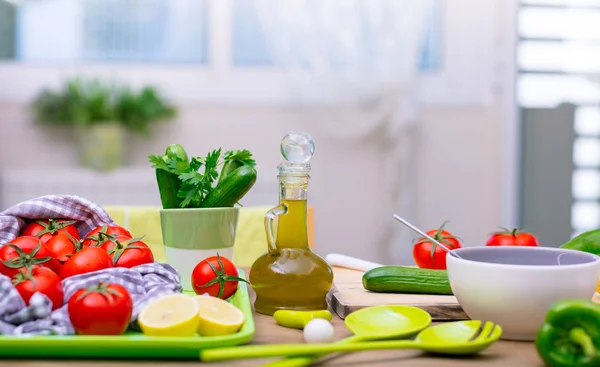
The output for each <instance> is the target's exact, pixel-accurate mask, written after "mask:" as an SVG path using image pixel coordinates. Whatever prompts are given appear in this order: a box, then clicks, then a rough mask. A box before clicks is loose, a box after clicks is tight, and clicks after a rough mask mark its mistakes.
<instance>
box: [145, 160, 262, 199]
mask: <svg viewBox="0 0 600 367" xmlns="http://www.w3.org/2000/svg"><path fill="white" fill-rule="evenodd" d="M221 154H222V148H219V149H215V150H212V151H210V152H209V153H208V154H207V155H206V157H193V158H192V159H191V160H190V161H187V159H183V158H182V157H178V156H176V155H168V154H166V155H164V156H157V155H151V156H149V157H148V158H149V160H150V163H152V168H156V169H161V170H163V171H166V172H169V173H171V174H173V175H176V176H177V177H178V179H179V180H180V182H181V187H180V188H179V191H178V192H177V197H179V198H181V199H182V201H181V204H180V207H181V208H199V207H200V206H201V205H202V202H203V201H204V199H205V198H206V197H207V196H208V194H210V193H211V192H212V191H213V190H214V188H215V187H213V184H214V183H215V181H216V180H217V178H219V182H221V181H222V180H223V178H224V177H226V176H227V175H229V174H230V173H231V172H233V171H234V170H235V169H236V168H238V167H240V166H242V165H249V166H252V167H254V166H256V162H255V161H254V159H253V158H252V153H250V151H248V150H246V149H244V150H230V151H226V152H225V153H224V154H223V160H222V161H220V159H221ZM221 165H222V166H223V167H222V169H221V174H220V176H221V177H219V171H218V167H219V166H221ZM201 168H203V170H202V172H200V169H201Z"/></svg>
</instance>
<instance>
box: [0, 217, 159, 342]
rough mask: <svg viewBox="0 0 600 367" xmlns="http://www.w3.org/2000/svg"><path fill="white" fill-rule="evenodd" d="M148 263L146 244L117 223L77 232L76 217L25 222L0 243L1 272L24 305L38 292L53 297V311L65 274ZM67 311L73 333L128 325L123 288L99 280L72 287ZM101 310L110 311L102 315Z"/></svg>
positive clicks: (128, 309)
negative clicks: (13, 235)
mask: <svg viewBox="0 0 600 367" xmlns="http://www.w3.org/2000/svg"><path fill="white" fill-rule="evenodd" d="M153 262H154V256H153V254H152V251H151V249H150V248H149V247H148V246H147V245H146V244H145V243H144V242H142V241H141V239H140V238H132V236H131V233H130V232H129V231H128V230H127V229H125V228H123V227H121V226H118V225H102V226H98V227H96V228H94V229H93V230H92V231H90V232H89V233H87V234H86V235H85V236H83V237H81V236H80V234H79V232H78V231H77V228H76V227H75V221H69V220H64V219H47V220H36V221H33V222H31V223H28V224H27V225H26V226H25V228H23V230H22V231H21V233H20V236H19V237H17V238H15V239H14V240H12V241H10V242H8V243H7V244H5V245H4V246H3V247H2V248H0V274H3V275H5V276H8V277H10V278H11V279H12V283H13V285H14V286H15V288H16V289H17V291H18V292H19V294H20V295H21V297H22V298H23V300H24V301H25V303H26V304H27V305H29V301H30V299H31V297H32V296H33V294H34V293H36V292H40V293H42V294H45V295H46V296H47V297H48V298H49V299H50V301H52V309H53V310H55V309H57V308H60V307H62V306H63V304H64V290H63V287H62V280H64V279H67V278H69V277H73V276H76V275H80V274H85V273H90V272H94V271H98V270H103V269H107V268H112V267H124V268H132V267H134V266H138V265H142V264H148V263H153ZM68 310H69V316H70V319H71V322H72V324H73V327H74V328H75V330H76V332H77V333H80V334H96V335H102V334H106V335H109V334H121V333H123V332H124V331H125V329H126V328H127V326H128V324H129V321H130V318H131V313H132V312H133V302H132V300H131V296H130V294H129V293H128V291H127V289H125V288H124V287H122V286H120V285H118V284H102V283H100V284H97V285H94V286H93V287H91V288H88V289H81V290H79V291H77V292H76V293H75V294H74V295H73V296H72V297H71V298H70V299H69V300H68ZM95 310H96V311H98V310H100V312H95ZM86 315H87V316H86ZM102 315H112V316H110V320H104V319H102V317H101V316H102ZM94 320H95V321H94ZM111 320H112V321H111ZM109 321H110V322H109ZM103 324H104V325H105V326H102V325H103ZM119 330H120V331H119Z"/></svg>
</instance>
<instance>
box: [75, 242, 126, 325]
mask: <svg viewBox="0 0 600 367" xmlns="http://www.w3.org/2000/svg"><path fill="white" fill-rule="evenodd" d="M94 248H95V247H94ZM67 310H68V312H69V319H70V320H71V324H73V328H74V329H75V332H76V333H77V334H83V335H121V334H123V333H124V332H125V330H127V327H128V326H129V323H130V322H131V314H132V313H133V300H132V299H131V295H130V294H129V292H128V291H127V289H126V288H125V287H123V286H122V285H119V284H103V283H100V284H98V285H95V286H92V287H89V288H87V289H80V290H78V291H77V292H75V293H74V294H73V295H72V296H71V298H69V302H68V306H67Z"/></svg>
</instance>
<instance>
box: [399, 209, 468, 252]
mask: <svg viewBox="0 0 600 367" xmlns="http://www.w3.org/2000/svg"><path fill="white" fill-rule="evenodd" d="M394 218H396V220H398V221H399V222H402V224H404V225H405V226H407V227H408V228H410V229H412V230H413V231H415V232H417V233H418V234H420V235H421V236H423V237H425V238H427V239H428V240H429V241H431V242H433V243H435V244H436V245H438V246H440V247H441V248H442V249H444V251H446V252H447V253H448V255H450V256H454V257H458V258H460V256H458V255H457V254H455V253H454V252H452V250H450V249H449V248H448V247H446V246H445V245H443V244H441V243H440V242H439V241H436V240H435V239H434V238H433V237H431V236H429V235H427V234H426V233H425V232H423V231H421V230H420V229H419V228H417V227H415V226H413V225H412V224H410V223H408V222H407V221H406V219H402V218H401V217H400V216H399V215H397V214H394Z"/></svg>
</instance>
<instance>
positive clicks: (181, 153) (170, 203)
mask: <svg viewBox="0 0 600 367" xmlns="http://www.w3.org/2000/svg"><path fill="white" fill-rule="evenodd" d="M167 157H170V158H174V159H179V160H182V161H184V162H187V163H189V160H188V155H187V152H186V151H185V149H184V148H183V147H182V146H181V145H179V144H171V145H169V146H168V147H167V149H166V151H165V155H163V159H166V158H167ZM156 181H157V182H158V191H159V193H160V201H161V203H162V206H163V209H177V208H179V207H180V205H181V202H182V201H183V198H180V197H178V196H177V193H178V192H179V189H180V188H181V180H180V179H179V177H178V176H177V175H176V174H173V173H171V172H167V171H165V170H162V169H160V168H157V169H156Z"/></svg>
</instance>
